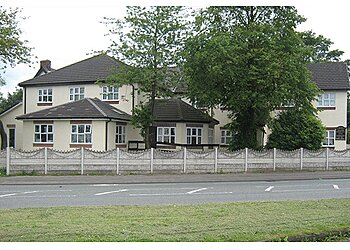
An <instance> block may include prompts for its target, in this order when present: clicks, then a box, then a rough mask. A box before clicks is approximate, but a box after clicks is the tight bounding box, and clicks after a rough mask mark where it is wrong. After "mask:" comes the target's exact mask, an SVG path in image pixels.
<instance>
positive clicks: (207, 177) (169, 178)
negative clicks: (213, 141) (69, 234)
mask: <svg viewBox="0 0 350 250" xmlns="http://www.w3.org/2000/svg"><path fill="white" fill-rule="evenodd" d="M322 179H350V171H317V172H269V173H234V174H152V175H151V174H150V175H68V176H50V175H45V176H43V175H40V176H4V177H0V185H60V184H61V185H68V184H69V185H74V184H77V185H80V184H144V183H196V182H197V183H201V182H249V181H271V182H273V181H289V180H322Z"/></svg>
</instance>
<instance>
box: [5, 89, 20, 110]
mask: <svg viewBox="0 0 350 250" xmlns="http://www.w3.org/2000/svg"><path fill="white" fill-rule="evenodd" d="M22 97H23V90H22V89H17V88H16V90H15V91H14V92H13V93H12V94H11V93H8V96H7V98H4V97H3V96H2V94H1V93H0V113H1V112H2V111H4V110H6V109H8V108H10V107H12V106H13V105H15V104H17V103H19V102H21V101H22Z"/></svg>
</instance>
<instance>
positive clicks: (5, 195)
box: [0, 193, 18, 198]
mask: <svg viewBox="0 0 350 250" xmlns="http://www.w3.org/2000/svg"><path fill="white" fill-rule="evenodd" d="M16 194H18V193H12V194H3V195H0V198H2V197H8V196H14V195H16Z"/></svg>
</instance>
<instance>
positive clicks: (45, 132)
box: [34, 124, 53, 143]
mask: <svg viewBox="0 0 350 250" xmlns="http://www.w3.org/2000/svg"><path fill="white" fill-rule="evenodd" d="M34 142H39V143H40V142H45V143H53V126H52V125H47V124H40V125H35V127H34Z"/></svg>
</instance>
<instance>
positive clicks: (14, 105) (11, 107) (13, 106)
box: [0, 101, 22, 117]
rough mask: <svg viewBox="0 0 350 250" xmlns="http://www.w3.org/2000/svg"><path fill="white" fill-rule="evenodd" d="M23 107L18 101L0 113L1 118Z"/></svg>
mask: <svg viewBox="0 0 350 250" xmlns="http://www.w3.org/2000/svg"><path fill="white" fill-rule="evenodd" d="M20 105H22V102H21V101H17V102H15V103H13V104H12V105H11V106H10V107H8V108H6V109H4V110H3V111H1V112H0V117H1V116H3V115H5V114H7V113H8V112H10V111H11V110H13V109H15V108H17V107H18V106H20Z"/></svg>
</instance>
